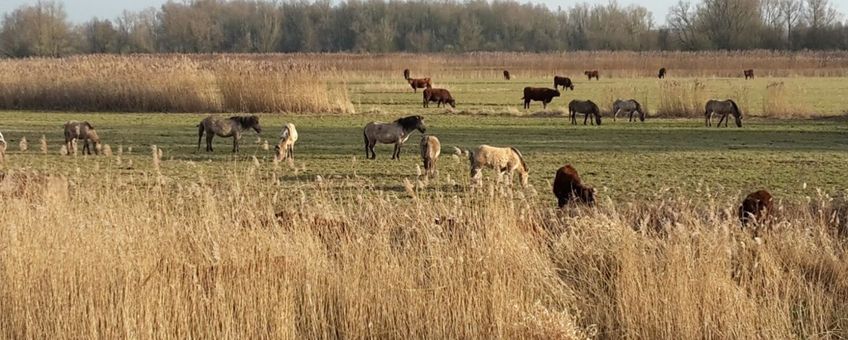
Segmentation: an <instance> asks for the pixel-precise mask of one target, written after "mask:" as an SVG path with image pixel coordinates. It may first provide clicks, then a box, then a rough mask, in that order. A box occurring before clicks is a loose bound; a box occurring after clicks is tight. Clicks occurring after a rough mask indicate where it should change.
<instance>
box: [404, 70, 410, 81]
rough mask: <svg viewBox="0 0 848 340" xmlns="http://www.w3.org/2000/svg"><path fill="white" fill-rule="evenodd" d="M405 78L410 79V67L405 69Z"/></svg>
mask: <svg viewBox="0 0 848 340" xmlns="http://www.w3.org/2000/svg"><path fill="white" fill-rule="evenodd" d="M403 79H406V80H409V69H408V68H405V69H403Z"/></svg>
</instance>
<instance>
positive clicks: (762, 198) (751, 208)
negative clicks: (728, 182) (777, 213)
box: [739, 190, 772, 227]
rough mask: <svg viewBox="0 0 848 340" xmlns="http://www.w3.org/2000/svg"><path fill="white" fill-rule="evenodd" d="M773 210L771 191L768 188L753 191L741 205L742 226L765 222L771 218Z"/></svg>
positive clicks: (740, 219)
mask: <svg viewBox="0 0 848 340" xmlns="http://www.w3.org/2000/svg"><path fill="white" fill-rule="evenodd" d="M771 211H772V197H771V193H769V192H768V191H766V190H760V191H757V192H752V193H750V194H748V196H747V197H745V200H744V201H742V205H741V206H739V221H740V222H742V226H743V227H744V226H746V225H748V223H752V224H760V223H764V222H766V221H767V220H768V219H769V214H770V213H771Z"/></svg>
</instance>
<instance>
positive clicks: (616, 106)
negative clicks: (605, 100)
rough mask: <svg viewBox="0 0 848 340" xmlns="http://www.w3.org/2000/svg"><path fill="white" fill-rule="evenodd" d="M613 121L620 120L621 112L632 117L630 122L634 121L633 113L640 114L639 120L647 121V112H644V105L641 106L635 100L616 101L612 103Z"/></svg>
mask: <svg viewBox="0 0 848 340" xmlns="http://www.w3.org/2000/svg"><path fill="white" fill-rule="evenodd" d="M612 112H613V114H612V121H615V120H616V118H618V113H619V112H624V113H628V114H629V115H630V121H631V122H632V121H633V113H634V112H636V113H639V120H640V121H643V122H644V121H645V111H643V110H642V105H641V104H639V102H637V101H636V100H635V99H627V100H621V99H616V101H614V102H613V103H612Z"/></svg>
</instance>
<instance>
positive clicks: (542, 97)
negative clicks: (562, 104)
mask: <svg viewBox="0 0 848 340" xmlns="http://www.w3.org/2000/svg"><path fill="white" fill-rule="evenodd" d="M554 97H559V90H557V89H548V88H544V87H525V88H524V97H522V98H521V99H522V100H524V108H525V109H529V108H530V101H531V100H535V101H541V102H542V108H547V107H548V103H550V102H551V101H552V100H554Z"/></svg>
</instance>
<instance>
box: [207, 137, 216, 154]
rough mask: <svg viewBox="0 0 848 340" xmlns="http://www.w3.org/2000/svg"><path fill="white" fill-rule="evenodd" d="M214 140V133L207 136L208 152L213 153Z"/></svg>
mask: <svg viewBox="0 0 848 340" xmlns="http://www.w3.org/2000/svg"><path fill="white" fill-rule="evenodd" d="M212 138H215V134H214V133H207V134H206V152H212Z"/></svg>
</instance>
